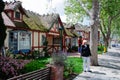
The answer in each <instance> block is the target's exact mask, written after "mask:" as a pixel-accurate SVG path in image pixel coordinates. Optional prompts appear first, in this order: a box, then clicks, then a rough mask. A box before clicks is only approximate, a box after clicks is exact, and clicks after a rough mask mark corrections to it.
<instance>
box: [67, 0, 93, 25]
mask: <svg viewBox="0 0 120 80" xmlns="http://www.w3.org/2000/svg"><path fill="white" fill-rule="evenodd" d="M81 1H82V2H83V4H84V6H85V7H87V8H88V9H89V10H90V9H91V8H92V1H91V0H81ZM65 5H66V6H65V14H66V15H67V21H68V22H73V23H76V22H78V21H81V22H82V21H83V18H84V17H87V16H88V15H87V14H86V12H85V11H84V9H83V7H82V6H81V5H80V2H79V0H66V3H65Z"/></svg>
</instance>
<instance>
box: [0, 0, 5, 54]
mask: <svg viewBox="0 0 120 80" xmlns="http://www.w3.org/2000/svg"><path fill="white" fill-rule="evenodd" d="M4 6H5V4H4V2H3V1H2V0H0V53H1V48H2V47H3V46H4V40H5V38H6V29H7V28H6V26H5V24H4V22H3V19H2V11H3V10H4Z"/></svg>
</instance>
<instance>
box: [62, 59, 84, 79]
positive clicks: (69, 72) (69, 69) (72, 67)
mask: <svg viewBox="0 0 120 80" xmlns="http://www.w3.org/2000/svg"><path fill="white" fill-rule="evenodd" d="M82 63H83V61H82V58H80V57H68V58H67V60H66V66H65V69H64V77H65V78H67V80H71V79H73V78H74V77H76V76H77V75H78V74H80V73H81V72H82V71H83V68H82Z"/></svg>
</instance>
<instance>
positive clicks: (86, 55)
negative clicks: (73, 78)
mask: <svg viewBox="0 0 120 80" xmlns="http://www.w3.org/2000/svg"><path fill="white" fill-rule="evenodd" d="M81 56H82V58H83V70H84V72H92V71H91V70H90V56H91V51H90V48H89V45H88V44H87V40H83V44H82V48H81Z"/></svg>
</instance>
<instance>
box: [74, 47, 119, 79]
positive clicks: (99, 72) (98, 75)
mask: <svg viewBox="0 0 120 80" xmlns="http://www.w3.org/2000/svg"><path fill="white" fill-rule="evenodd" d="M98 58H99V59H98V62H99V65H100V66H91V70H92V72H83V73H81V74H79V75H78V76H77V77H76V78H75V79H73V80H120V49H116V48H112V49H109V51H108V53H106V54H103V55H99V56H98Z"/></svg>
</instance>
